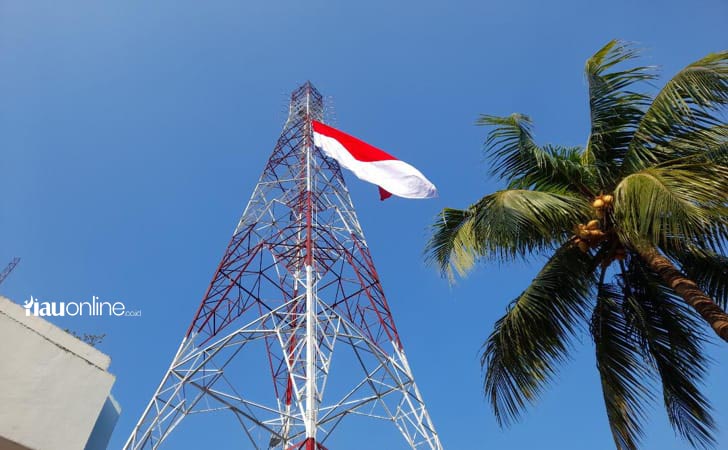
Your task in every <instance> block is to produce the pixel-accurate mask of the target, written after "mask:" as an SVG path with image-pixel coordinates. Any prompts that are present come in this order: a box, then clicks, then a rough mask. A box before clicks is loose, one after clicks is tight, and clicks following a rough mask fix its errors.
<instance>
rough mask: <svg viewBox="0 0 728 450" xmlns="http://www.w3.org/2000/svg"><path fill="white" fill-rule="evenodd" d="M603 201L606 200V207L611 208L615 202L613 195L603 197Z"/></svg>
mask: <svg viewBox="0 0 728 450" xmlns="http://www.w3.org/2000/svg"><path fill="white" fill-rule="evenodd" d="M602 200H604V204H605V205H607V206H609V205H611V204H612V202H613V201H614V197H612V196H611V195H605V196H604V197H602Z"/></svg>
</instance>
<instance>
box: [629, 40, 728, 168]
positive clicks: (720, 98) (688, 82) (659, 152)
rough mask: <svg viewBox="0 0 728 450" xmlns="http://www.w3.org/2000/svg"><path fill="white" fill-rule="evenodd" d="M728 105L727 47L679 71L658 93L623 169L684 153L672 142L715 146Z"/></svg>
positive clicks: (638, 131)
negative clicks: (716, 128) (717, 131)
mask: <svg viewBox="0 0 728 450" xmlns="http://www.w3.org/2000/svg"><path fill="white" fill-rule="evenodd" d="M726 105H728V51H722V52H718V53H711V54H709V55H707V56H706V57H704V58H702V59H700V60H698V61H696V62H694V63H692V64H690V65H689V66H687V67H685V68H684V69H683V70H681V71H680V72H678V73H677V75H675V76H674V77H673V78H672V79H671V80H670V81H668V82H667V84H665V86H664V87H663V88H662V90H661V91H660V92H659V93H658V94H657V96H655V99H654V100H653V102H652V104H651V106H650V107H649V109H648V110H647V112H646V113H645V115H644V117H643V118H642V121H641V122H640V124H639V128H638V129H637V131H636V132H635V139H634V141H633V142H632V143H631V145H630V148H629V151H628V152H627V155H626V156H625V160H624V167H623V173H625V174H628V173H632V172H635V171H638V170H641V169H642V168H644V167H647V166H648V165H650V164H656V163H660V162H663V161H666V160H670V159H672V158H674V157H675V156H676V154H677V155H678V156H679V155H680V153H681V151H680V149H679V148H675V147H674V146H672V145H671V143H673V144H674V143H680V142H682V143H685V142H686V141H689V142H690V144H689V145H690V146H691V147H693V148H696V147H697V148H701V147H702V148H704V149H708V148H713V147H715V146H716V145H718V144H719V143H720V142H721V141H723V142H724V141H725V134H721V133H718V134H716V133H714V132H711V131H710V130H711V129H713V130H715V127H721V126H724V120H722V119H721V113H722V112H723V111H724V108H725V106H726Z"/></svg>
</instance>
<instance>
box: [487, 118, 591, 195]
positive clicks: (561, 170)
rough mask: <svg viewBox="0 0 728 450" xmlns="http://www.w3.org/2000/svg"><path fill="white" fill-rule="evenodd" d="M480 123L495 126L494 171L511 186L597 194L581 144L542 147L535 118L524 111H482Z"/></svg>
mask: <svg viewBox="0 0 728 450" xmlns="http://www.w3.org/2000/svg"><path fill="white" fill-rule="evenodd" d="M476 123H477V124H478V125H484V126H492V127H494V128H493V130H492V131H490V132H489V133H488V137H487V139H486V141H485V151H486V155H487V156H488V157H489V158H490V159H491V167H492V169H491V174H492V175H494V176H497V177H500V178H503V179H505V180H507V181H508V187H509V188H510V189H526V188H530V187H531V188H534V189H538V190H544V191H554V190H557V191H558V190H561V191H563V190H568V191H571V192H574V193H581V194H587V195H589V196H593V194H594V187H593V179H594V176H593V174H592V173H591V171H590V169H589V168H588V167H587V166H585V165H584V164H582V162H581V149H579V148H577V147H558V146H545V147H539V146H538V145H536V143H535V142H534V141H533V136H532V134H531V119H530V118H529V117H528V116H526V115H523V114H511V115H510V116H506V117H498V116H487V115H482V116H481V117H480V118H479V119H478V121H477V122H476Z"/></svg>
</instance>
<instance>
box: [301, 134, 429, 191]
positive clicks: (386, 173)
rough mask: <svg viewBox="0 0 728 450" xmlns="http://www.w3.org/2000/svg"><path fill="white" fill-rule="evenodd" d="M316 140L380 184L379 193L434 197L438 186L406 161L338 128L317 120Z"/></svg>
mask: <svg viewBox="0 0 728 450" xmlns="http://www.w3.org/2000/svg"><path fill="white" fill-rule="evenodd" d="M313 143H314V145H316V146H317V147H319V148H321V150H323V152H324V154H326V156H328V157H330V158H334V159H335V160H336V161H338V162H339V164H341V166H342V167H345V168H347V169H349V170H351V171H352V172H354V175H356V176H357V177H358V178H359V179H361V180H364V181H368V182H370V183H373V184H376V185H377V186H379V196H380V198H381V199H382V200H385V199H387V198H389V197H391V196H392V195H396V196H397V197H404V198H434V197H437V188H435V186H434V185H433V184H432V183H430V180H428V179H427V178H426V177H425V176H424V175H422V172H420V171H419V170H417V169H415V168H414V167H412V166H411V165H409V164H407V163H406V162H404V161H400V160H398V159H397V158H395V157H394V156H392V155H390V154H389V153H386V152H384V151H382V150H380V149H378V148H376V147H373V146H371V145H369V144H367V143H366V142H363V141H360V140H359V139H357V138H355V137H354V136H350V135H348V134H346V133H343V132H341V131H339V130H337V129H336V128H332V127H330V126H328V125H324V124H323V123H321V122H316V121H315V120H314V121H313Z"/></svg>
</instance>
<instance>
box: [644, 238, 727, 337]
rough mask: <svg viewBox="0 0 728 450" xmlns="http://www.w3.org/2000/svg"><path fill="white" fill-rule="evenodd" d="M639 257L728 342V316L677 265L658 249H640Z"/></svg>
mask: <svg viewBox="0 0 728 450" xmlns="http://www.w3.org/2000/svg"><path fill="white" fill-rule="evenodd" d="M638 251H639V255H640V256H641V257H642V259H643V260H644V261H645V262H646V263H647V264H648V265H649V266H650V268H651V269H652V270H653V271H654V272H655V273H657V274H658V275H659V276H660V277H661V278H662V280H663V281H664V282H665V284H667V285H668V286H670V287H671V288H672V290H674V291H675V293H677V294H678V295H679V296H680V297H682V298H683V300H685V302H686V303H687V304H688V305H690V306H692V307H693V308H694V309H695V310H696V311H697V312H698V314H700V316H701V317H702V318H703V319H705V321H706V322H708V324H709V325H710V326H711V328H713V331H715V334H717V335H718V336H720V337H721V338H722V339H723V340H724V341H726V342H728V314H726V312H725V311H723V310H722V309H721V308H720V306H718V305H717V304H716V303H715V302H714V301H713V299H711V298H710V297H708V296H707V295H706V294H705V292H703V291H702V290H701V289H700V288H699V287H698V285H697V284H695V282H694V281H693V280H691V279H689V278H685V276H684V275H683V274H682V273H680V271H679V270H677V268H676V267H675V265H674V264H673V263H672V262H671V261H670V260H669V259H667V258H665V257H664V256H662V255H661V254H660V253H659V252H658V251H657V249H656V248H654V247H647V248H643V249H639V250H638Z"/></svg>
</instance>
